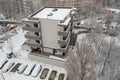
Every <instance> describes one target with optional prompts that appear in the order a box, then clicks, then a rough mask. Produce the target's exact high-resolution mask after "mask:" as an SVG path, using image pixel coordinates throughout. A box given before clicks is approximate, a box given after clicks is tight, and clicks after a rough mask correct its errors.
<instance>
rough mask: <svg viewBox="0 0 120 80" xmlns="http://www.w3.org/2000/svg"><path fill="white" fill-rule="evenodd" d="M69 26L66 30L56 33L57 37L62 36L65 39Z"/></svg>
mask: <svg viewBox="0 0 120 80" xmlns="http://www.w3.org/2000/svg"><path fill="white" fill-rule="evenodd" d="M70 28H71V25H70V24H69V26H68V28H67V29H66V31H58V35H59V36H64V37H66V36H67V35H68V33H69V31H70Z"/></svg>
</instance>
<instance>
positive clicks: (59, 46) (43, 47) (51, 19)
mask: <svg viewBox="0 0 120 80" xmlns="http://www.w3.org/2000/svg"><path fill="white" fill-rule="evenodd" d="M73 14H74V11H73V9H72V8H71V7H44V8H42V9H40V10H38V11H37V12H35V13H33V14H31V15H30V16H28V18H25V19H23V22H24V23H25V26H24V27H23V29H24V30H27V31H28V33H27V34H26V35H25V37H26V38H27V39H28V40H27V41H26V45H28V46H30V47H31V48H32V51H33V52H34V51H36V52H39V54H40V53H42V54H44V53H50V54H53V55H62V56H65V54H66V53H67V51H68V47H69V43H70V34H71V30H72V26H73V21H72V17H73V16H72V15H73Z"/></svg>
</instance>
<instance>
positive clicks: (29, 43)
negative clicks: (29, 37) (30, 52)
mask: <svg viewBox="0 0 120 80" xmlns="http://www.w3.org/2000/svg"><path fill="white" fill-rule="evenodd" d="M25 44H26V45H27V46H30V47H38V48H41V44H37V43H32V42H25Z"/></svg>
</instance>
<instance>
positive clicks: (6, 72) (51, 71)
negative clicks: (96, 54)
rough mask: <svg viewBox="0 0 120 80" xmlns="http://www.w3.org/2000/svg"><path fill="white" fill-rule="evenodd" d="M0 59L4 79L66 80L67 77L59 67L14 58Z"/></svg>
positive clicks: (64, 71)
mask: <svg viewBox="0 0 120 80" xmlns="http://www.w3.org/2000/svg"><path fill="white" fill-rule="evenodd" d="M5 60H6V61H7V62H6V61H5ZM0 61H1V62H0V67H1V66H2V67H1V69H0V71H1V72H2V75H3V77H4V78H5V80H66V78H67V76H66V75H67V72H66V70H65V69H64V68H61V67H57V66H53V65H49V64H44V63H40V62H36V61H29V60H27V61H24V60H20V59H14V58H13V59H3V58H1V60H0ZM11 63H12V64H11ZM13 63H14V64H13ZM10 64H11V65H10ZM25 65H27V66H26V67H25ZM21 69H22V70H21ZM20 70H21V72H19V71H20ZM0 80H1V79H0Z"/></svg>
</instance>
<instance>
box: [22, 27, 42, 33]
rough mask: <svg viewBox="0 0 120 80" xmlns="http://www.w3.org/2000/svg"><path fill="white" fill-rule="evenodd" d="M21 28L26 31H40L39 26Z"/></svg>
mask: <svg viewBox="0 0 120 80" xmlns="http://www.w3.org/2000/svg"><path fill="white" fill-rule="evenodd" d="M23 29H24V30H26V31H31V32H40V28H34V27H27V26H24V27H23Z"/></svg>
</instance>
